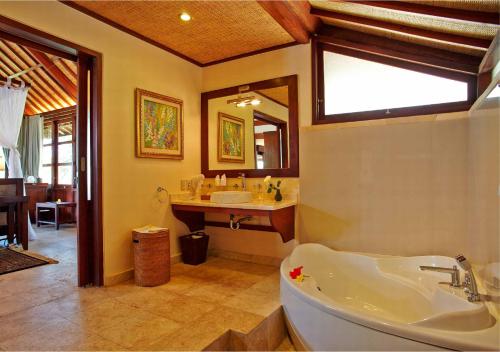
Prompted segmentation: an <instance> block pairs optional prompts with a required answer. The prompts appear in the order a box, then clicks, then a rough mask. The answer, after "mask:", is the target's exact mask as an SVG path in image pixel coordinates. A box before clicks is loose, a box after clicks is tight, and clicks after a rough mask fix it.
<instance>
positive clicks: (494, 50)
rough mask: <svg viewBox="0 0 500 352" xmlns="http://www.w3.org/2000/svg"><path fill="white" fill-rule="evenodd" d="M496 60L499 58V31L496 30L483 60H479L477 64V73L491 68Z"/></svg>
mask: <svg viewBox="0 0 500 352" xmlns="http://www.w3.org/2000/svg"><path fill="white" fill-rule="evenodd" d="M498 60H500V31H498V32H497V34H496V35H495V38H493V41H492V42H491V45H490V47H489V48H488V51H487V52H486V54H485V55H484V57H483V61H481V65H479V73H484V72H489V71H491V70H493V69H494V68H495V65H496V64H497V63H498Z"/></svg>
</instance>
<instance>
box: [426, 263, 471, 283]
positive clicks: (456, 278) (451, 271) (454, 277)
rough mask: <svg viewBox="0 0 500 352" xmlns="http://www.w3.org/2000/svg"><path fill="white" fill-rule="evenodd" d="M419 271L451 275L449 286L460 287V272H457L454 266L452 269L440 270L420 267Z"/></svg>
mask: <svg viewBox="0 0 500 352" xmlns="http://www.w3.org/2000/svg"><path fill="white" fill-rule="evenodd" d="M420 270H422V271H425V270H429V271H437V272H440V273H448V274H451V282H450V283H449V284H450V286H453V287H461V285H460V272H459V271H458V268H457V266H456V265H453V268H442V267H440V266H427V265H421V266H420Z"/></svg>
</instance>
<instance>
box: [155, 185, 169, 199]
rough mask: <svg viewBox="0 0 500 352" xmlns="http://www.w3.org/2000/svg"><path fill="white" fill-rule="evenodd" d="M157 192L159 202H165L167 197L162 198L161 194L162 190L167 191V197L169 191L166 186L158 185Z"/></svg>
mask: <svg viewBox="0 0 500 352" xmlns="http://www.w3.org/2000/svg"><path fill="white" fill-rule="evenodd" d="M156 192H157V193H158V202H160V203H165V200H166V199H161V196H160V195H161V193H162V192H165V193H166V194H167V197H168V191H167V190H166V189H165V188H163V187H162V186H158V188H157V189H156Z"/></svg>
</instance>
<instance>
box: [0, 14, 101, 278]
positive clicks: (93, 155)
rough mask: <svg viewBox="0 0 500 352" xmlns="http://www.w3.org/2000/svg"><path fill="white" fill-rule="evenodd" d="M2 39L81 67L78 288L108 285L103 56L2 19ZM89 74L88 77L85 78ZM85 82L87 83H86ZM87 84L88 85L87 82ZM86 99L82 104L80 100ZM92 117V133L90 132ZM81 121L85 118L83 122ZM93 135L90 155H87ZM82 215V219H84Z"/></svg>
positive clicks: (0, 24) (78, 158)
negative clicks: (87, 162)
mask: <svg viewBox="0 0 500 352" xmlns="http://www.w3.org/2000/svg"><path fill="white" fill-rule="evenodd" d="M0 38H3V39H6V40H10V41H14V42H16V43H18V44H21V45H24V46H28V47H30V48H33V49H35V50H40V51H45V52H47V53H50V54H53V55H57V56H60V57H63V58H65V59H69V60H72V61H75V62H77V65H78V103H77V104H78V105H77V128H79V134H81V135H83V136H84V137H85V138H82V137H81V136H80V135H77V145H78V147H77V150H78V151H77V154H76V158H75V160H76V163H77V170H78V178H79V186H78V207H79V208H80V209H79V210H78V213H79V218H78V285H79V286H89V285H94V286H102V285H103V284H104V261H103V226H102V167H101V166H102V147H101V140H102V54H101V53H99V52H96V51H94V50H91V49H88V48H85V47H82V46H80V45H78V44H76V43H72V42H69V41H67V40H65V39H62V38H59V37H56V36H54V35H51V34H49V33H46V32H43V31H40V30H38V29H35V28H32V27H30V26H27V25H25V24H23V23H20V22H17V21H15V20H12V19H10V18H8V17H4V16H1V15H0ZM87 70H88V72H90V81H89V82H88V83H89V84H90V95H89V98H90V99H89V100H90V106H89V110H90V111H87V104H82V103H81V102H82V101H87V77H88V76H87ZM84 71H85V74H84ZM84 78H85V80H84ZM84 81H85V84H83V82H84ZM80 99H82V100H80ZM87 113H90V129H88V128H87ZM80 117H81V118H80ZM87 133H90V155H88V156H87V155H86V154H87ZM82 156H83V157H85V158H87V157H90V166H91V167H90V169H91V171H92V172H91V178H90V179H91V185H90V193H91V201H87V170H86V165H83V166H82V159H81V157H82ZM80 214H81V215H80Z"/></svg>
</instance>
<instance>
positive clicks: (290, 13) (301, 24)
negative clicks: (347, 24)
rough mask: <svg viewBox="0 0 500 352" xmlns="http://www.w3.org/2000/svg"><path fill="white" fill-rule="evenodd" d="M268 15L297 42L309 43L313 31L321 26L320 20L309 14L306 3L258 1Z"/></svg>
mask: <svg viewBox="0 0 500 352" xmlns="http://www.w3.org/2000/svg"><path fill="white" fill-rule="evenodd" d="M257 2H258V3H259V4H260V6H262V8H263V9H264V10H266V11H267V13H268V14H270V15H271V17H272V18H274V20H275V21H276V22H278V23H279V24H280V25H281V27H283V29H284V30H285V31H287V32H288V34H290V35H291V36H292V38H293V39H295V41H296V42H298V43H301V44H305V43H308V42H309V37H310V34H311V32H312V30H314V29H316V28H317V26H319V23H318V19H317V18H316V19H314V18H311V17H314V16H311V15H310V14H309V6H310V5H309V4H308V3H307V4H304V3H305V2H306V1H298V2H297V4H294V3H295V2H294V1H266V0H257Z"/></svg>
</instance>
